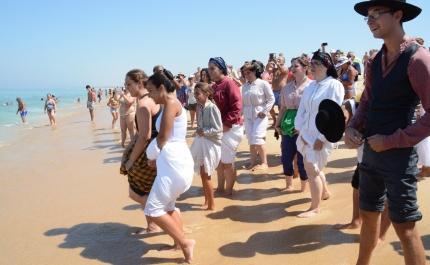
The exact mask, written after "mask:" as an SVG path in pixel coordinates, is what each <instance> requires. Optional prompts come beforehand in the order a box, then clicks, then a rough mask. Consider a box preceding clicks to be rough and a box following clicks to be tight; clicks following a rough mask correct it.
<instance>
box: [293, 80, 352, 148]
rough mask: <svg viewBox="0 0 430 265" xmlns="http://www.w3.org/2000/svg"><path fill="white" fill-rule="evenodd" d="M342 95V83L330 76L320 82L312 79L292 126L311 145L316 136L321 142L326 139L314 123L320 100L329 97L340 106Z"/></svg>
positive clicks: (343, 93)
mask: <svg viewBox="0 0 430 265" xmlns="http://www.w3.org/2000/svg"><path fill="white" fill-rule="evenodd" d="M344 95H345V91H344V89H343V85H342V83H341V82H339V81H338V80H336V79H334V78H333V77H331V76H329V77H327V78H326V79H324V80H322V81H321V82H317V81H313V82H311V83H309V85H308V86H307V87H306V88H305V91H304V92H303V96H302V99H301V101H300V106H299V110H298V111H297V116H296V119H295V120H294V126H295V127H296V130H299V131H300V135H301V136H302V137H303V138H304V139H305V141H306V142H307V143H308V144H309V145H313V144H314V142H315V141H316V139H317V138H318V139H320V140H321V141H323V142H326V141H327V139H325V137H324V135H322V134H321V133H320V132H319V131H318V129H317V127H316V125H315V118H316V116H317V114H318V107H319V105H320V103H321V101H323V100H324V99H331V100H333V101H335V102H336V103H337V104H339V106H341V105H342V101H343V97H344Z"/></svg>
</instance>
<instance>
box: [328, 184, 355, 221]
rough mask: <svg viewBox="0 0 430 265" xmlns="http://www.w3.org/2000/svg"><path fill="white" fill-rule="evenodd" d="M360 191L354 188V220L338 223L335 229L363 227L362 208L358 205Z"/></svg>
mask: <svg viewBox="0 0 430 265" xmlns="http://www.w3.org/2000/svg"><path fill="white" fill-rule="evenodd" d="M358 198H359V191H358V189H354V188H353V189H352V220H351V222H350V223H348V224H336V225H334V226H333V228H334V229H357V228H360V227H361V217H360V208H359V206H358Z"/></svg>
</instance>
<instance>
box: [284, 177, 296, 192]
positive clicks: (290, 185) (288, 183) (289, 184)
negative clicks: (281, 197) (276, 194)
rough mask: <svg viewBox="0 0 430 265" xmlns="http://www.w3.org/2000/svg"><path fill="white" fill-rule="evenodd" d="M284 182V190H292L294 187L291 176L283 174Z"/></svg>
mask: <svg viewBox="0 0 430 265" xmlns="http://www.w3.org/2000/svg"><path fill="white" fill-rule="evenodd" d="M285 183H286V188H285V189H286V190H287V191H290V190H291V191H292V190H294V187H293V176H285Z"/></svg>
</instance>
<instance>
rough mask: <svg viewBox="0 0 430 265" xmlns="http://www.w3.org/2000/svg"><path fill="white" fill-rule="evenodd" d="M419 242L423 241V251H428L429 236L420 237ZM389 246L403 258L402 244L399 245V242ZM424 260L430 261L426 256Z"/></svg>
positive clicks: (429, 247)
mask: <svg viewBox="0 0 430 265" xmlns="http://www.w3.org/2000/svg"><path fill="white" fill-rule="evenodd" d="M421 240H422V241H423V245H424V249H425V250H430V235H425V236H422V237H421ZM390 244H391V245H392V246H393V248H394V250H395V251H397V253H399V255H401V256H403V249H402V243H400V241H396V242H391V243H390ZM426 259H427V260H430V256H426Z"/></svg>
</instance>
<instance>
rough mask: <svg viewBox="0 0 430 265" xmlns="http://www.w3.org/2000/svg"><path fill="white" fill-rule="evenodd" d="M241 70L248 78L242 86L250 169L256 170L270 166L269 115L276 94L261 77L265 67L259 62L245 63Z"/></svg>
mask: <svg viewBox="0 0 430 265" xmlns="http://www.w3.org/2000/svg"><path fill="white" fill-rule="evenodd" d="M241 71H242V75H244V76H245V78H246V80H247V82H246V83H245V84H243V86H242V108H243V109H242V112H243V120H244V122H245V132H246V137H247V138H248V145H249V153H250V154H251V164H250V165H249V166H248V169H250V170H251V171H255V170H260V169H265V168H267V167H268V165H267V153H266V140H265V139H266V133H267V124H268V122H269V118H268V117H267V115H269V113H270V110H271V109H272V107H273V103H275V96H274V95H273V91H272V88H271V87H270V84H269V82H267V81H264V80H262V79H261V74H262V73H263V71H264V69H263V67H262V66H261V65H259V64H258V62H256V61H252V62H247V63H245V64H244V65H243V66H242V68H241ZM257 154H259V155H260V158H261V164H260V165H257Z"/></svg>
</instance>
